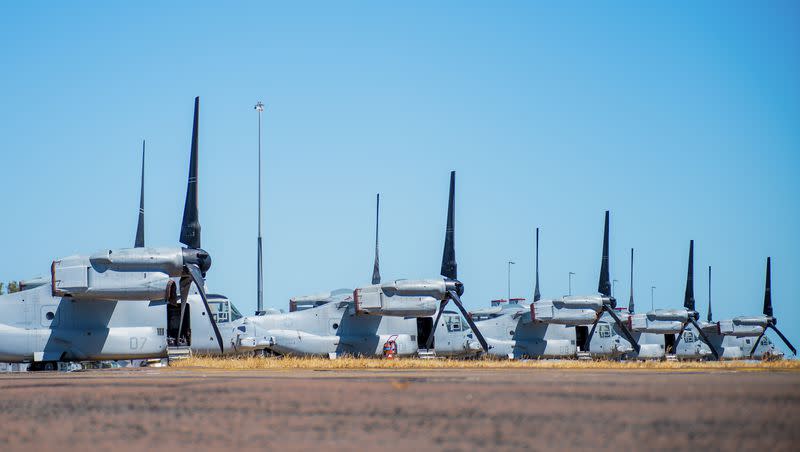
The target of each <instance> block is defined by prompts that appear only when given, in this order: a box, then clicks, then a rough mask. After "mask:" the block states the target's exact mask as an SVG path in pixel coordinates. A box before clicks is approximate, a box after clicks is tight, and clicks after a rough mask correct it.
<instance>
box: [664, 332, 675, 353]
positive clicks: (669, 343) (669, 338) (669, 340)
mask: <svg viewBox="0 0 800 452" xmlns="http://www.w3.org/2000/svg"><path fill="white" fill-rule="evenodd" d="M664 353H666V354H667V355H674V354H675V335H674V334H665V335H664Z"/></svg>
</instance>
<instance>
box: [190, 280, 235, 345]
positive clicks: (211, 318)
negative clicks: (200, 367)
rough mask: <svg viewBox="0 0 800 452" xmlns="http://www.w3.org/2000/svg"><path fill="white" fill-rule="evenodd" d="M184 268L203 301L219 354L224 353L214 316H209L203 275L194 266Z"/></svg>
mask: <svg viewBox="0 0 800 452" xmlns="http://www.w3.org/2000/svg"><path fill="white" fill-rule="evenodd" d="M185 267H186V269H187V270H189V275H190V276H191V277H192V281H194V285H195V286H196V287H197V291H198V292H199V293H200V298H202V299H203V304H204V305H205V306H206V315H208V320H209V321H210V322H211V328H213V329H214V335H215V336H217V343H218V344H219V352H220V353H225V347H224V346H223V345H222V335H221V334H220V333H219V328H217V321H216V320H214V316H213V315H211V306H209V305H208V298H206V290H205V288H203V275H202V273H200V268H199V267H198V266H196V265H194V264H192V265H186V266H185Z"/></svg>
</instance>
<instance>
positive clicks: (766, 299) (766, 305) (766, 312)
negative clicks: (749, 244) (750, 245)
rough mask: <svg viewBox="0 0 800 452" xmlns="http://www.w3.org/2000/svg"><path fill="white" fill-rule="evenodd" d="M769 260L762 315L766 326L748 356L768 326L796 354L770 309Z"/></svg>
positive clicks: (751, 355) (769, 260)
mask: <svg viewBox="0 0 800 452" xmlns="http://www.w3.org/2000/svg"><path fill="white" fill-rule="evenodd" d="M771 261H772V259H771V258H769V257H768V258H767V280H766V283H765V285H764V315H765V316H766V317H767V326H766V328H764V331H762V332H761V334H760V335H759V336H758V339H756V343H755V344H753V348H752V349H751V350H750V357H751V358H752V357H753V354H754V353H755V352H756V348H757V347H758V344H759V342H761V338H762V337H764V334H765V333H766V332H767V329H768V328H772V330H773V331H775V333H777V334H778V336H780V338H781V340H782V341H783V343H784V344H786V346H787V347H789V350H791V351H792V353H793V354H795V355H797V349H795V348H794V346H793V345H792V343H791V342H789V339H787V338H786V336H784V335H783V333H781V331H780V330H779V329H778V327H777V326H776V325H777V323H778V319H776V318H775V316H774V311H773V309H772V276H771V275H772V269H771Z"/></svg>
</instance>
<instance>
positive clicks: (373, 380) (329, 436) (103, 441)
mask: <svg viewBox="0 0 800 452" xmlns="http://www.w3.org/2000/svg"><path fill="white" fill-rule="evenodd" d="M798 444H800V372H796V371H795V372H792V371H789V372H780V371H757V372H743V371H720V370H714V371H661V370H658V371H654V370H624V371H617V370H543V369H490V370H475V369H467V370H463V369H453V370H438V369H437V370H359V371H355V370H352V371H351V370H348V371H310V370H299V371H298V370H280V371H275V370H270V371H259V370H253V371H216V370H190V369H114V370H101V371H87V372H74V373H57V372H52V373H22V374H5V375H0V450H3V451H12V450H60V451H62V450H77V449H83V450H85V449H87V448H96V449H98V450H112V449H113V450H115V451H120V450H146V449H158V450H165V449H192V450H208V449H222V448H225V449H228V450H241V449H246V450H251V449H258V450H266V449H271V450H318V451H326V452H327V451H337V450H351V451H352V450H356V451H360V450H406V451H408V450H413V451H416V452H419V451H425V450H476V449H479V448H480V449H485V450H491V451H495V450H519V449H531V450H548V449H560V450H563V449H596V448H601V449H622V450H644V449H647V450H666V449H682V450H686V449H690V448H691V449H696V448H710V449H713V450H720V449H722V450H740V449H749V450H754V449H760V450H770V451H773V450H797V445H798Z"/></svg>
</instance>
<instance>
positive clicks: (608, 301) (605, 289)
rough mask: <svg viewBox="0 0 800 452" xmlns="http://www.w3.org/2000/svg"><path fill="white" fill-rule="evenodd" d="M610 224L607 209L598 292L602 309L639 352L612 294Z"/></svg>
mask: <svg viewBox="0 0 800 452" xmlns="http://www.w3.org/2000/svg"><path fill="white" fill-rule="evenodd" d="M608 224H609V212H608V210H606V216H605V222H604V226H603V255H602V257H601V259H600V279H599V281H598V282H597V292H599V293H600V294H601V295H602V296H603V307H602V310H603V311H605V312H607V313H608V315H610V316H611V318H612V319H614V323H616V324H617V326H619V329H620V331H622V334H623V335H624V336H625V339H627V340H628V342H630V344H631V346H632V347H633V349H634V350H636V353H639V349H640V347H639V343H638V342H637V341H636V338H635V337H633V334H632V333H631V332H630V330H628V327H627V326H626V325H625V323H623V322H622V319H620V318H619V316H618V315H617V313H616V312H615V310H614V309H615V308H616V307H617V300H616V299H615V298H614V297H613V296H612V294H611V276H610V271H609V266H608ZM600 317H601V315H599V314H598V316H597V319H595V321H594V324H593V325H592V331H591V333H590V334H588V335H586V340H585V342H584V344H583V347H584V350H588V349H589V342H590V341H591V338H592V334H594V330H595V327H596V326H597V322H599V321H600Z"/></svg>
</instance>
